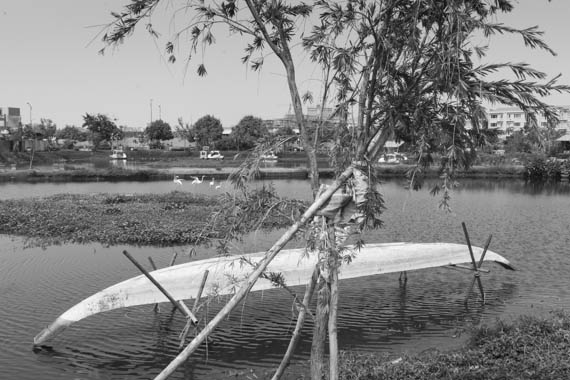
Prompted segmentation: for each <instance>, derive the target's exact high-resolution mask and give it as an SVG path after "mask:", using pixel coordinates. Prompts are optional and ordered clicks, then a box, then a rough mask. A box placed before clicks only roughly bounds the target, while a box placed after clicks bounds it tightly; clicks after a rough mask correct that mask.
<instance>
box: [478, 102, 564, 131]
mask: <svg viewBox="0 0 570 380" xmlns="http://www.w3.org/2000/svg"><path fill="white" fill-rule="evenodd" d="M556 108H557V110H558V115H559V118H560V122H559V124H558V125H557V127H556V129H557V130H560V131H563V132H565V133H567V132H568V131H569V125H570V123H569V121H570V106H557V107H556ZM488 121H489V128H491V129H498V130H500V132H501V133H500V134H501V135H503V136H509V135H511V134H512V133H513V132H516V131H520V130H521V129H523V128H524V127H525V125H527V123H528V117H527V115H526V113H525V112H524V111H522V110H521V109H520V108H517V107H501V108H495V109H490V110H489V111H488ZM537 122H538V125H539V126H540V127H546V126H547V124H548V123H547V121H546V119H545V118H544V116H543V115H541V114H539V115H537Z"/></svg>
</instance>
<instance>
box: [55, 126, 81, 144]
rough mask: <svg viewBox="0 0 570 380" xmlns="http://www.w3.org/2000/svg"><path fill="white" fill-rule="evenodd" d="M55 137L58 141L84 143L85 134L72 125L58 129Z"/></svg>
mask: <svg viewBox="0 0 570 380" xmlns="http://www.w3.org/2000/svg"><path fill="white" fill-rule="evenodd" d="M55 137H56V138H58V139H66V140H74V141H86V140H87V133H86V132H85V131H84V130H81V129H79V128H77V127H75V126H73V125H66V126H65V128H63V129H58V130H57V132H56V134H55Z"/></svg>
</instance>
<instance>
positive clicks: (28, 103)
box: [26, 102, 32, 128]
mask: <svg viewBox="0 0 570 380" xmlns="http://www.w3.org/2000/svg"><path fill="white" fill-rule="evenodd" d="M26 104H27V105H28V106H30V128H31V127H32V105H31V104H30V102H26Z"/></svg>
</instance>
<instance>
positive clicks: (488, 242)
mask: <svg viewBox="0 0 570 380" xmlns="http://www.w3.org/2000/svg"><path fill="white" fill-rule="evenodd" d="M492 238H493V235H489V237H488V238H487V242H486V243H485V247H484V248H483V253H482V254H481V257H480V258H479V263H478V264H477V267H476V268H473V269H472V270H473V271H475V274H474V275H473V280H472V281H471V285H470V286H469V290H467V295H466V296H465V301H464V303H465V305H467V301H468V300H469V295H471V292H472V291H473V286H474V285H475V281H476V280H479V283H480V282H481V279H480V275H479V272H487V273H488V272H489V271H488V270H487V271H485V270H483V269H481V265H483V260H485V255H486V254H487V249H488V248H489V245H490V244H491V239H492ZM481 296H482V297H483V303H485V293H481Z"/></svg>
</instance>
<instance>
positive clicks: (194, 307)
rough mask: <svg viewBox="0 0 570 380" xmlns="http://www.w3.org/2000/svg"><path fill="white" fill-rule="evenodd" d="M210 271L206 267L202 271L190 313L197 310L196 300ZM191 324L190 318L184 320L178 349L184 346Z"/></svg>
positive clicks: (197, 300) (200, 294)
mask: <svg viewBox="0 0 570 380" xmlns="http://www.w3.org/2000/svg"><path fill="white" fill-rule="evenodd" d="M209 273H210V271H208V270H207V269H206V270H205V271H204V275H203V276H202V283H201V284H200V288H199V289H198V293H197V294H196V298H195V299H194V306H192V314H194V315H196V311H197V310H198V302H199V301H200V298H202V292H203V291H204V286H206V280H207V279H208V274H209ZM191 324H192V321H191V320H188V322H186V326H184V329H183V330H182V333H181V334H180V345H179V346H178V349H182V346H184V342H185V341H186V337H187V336H188V333H189V332H190V325H191Z"/></svg>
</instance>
